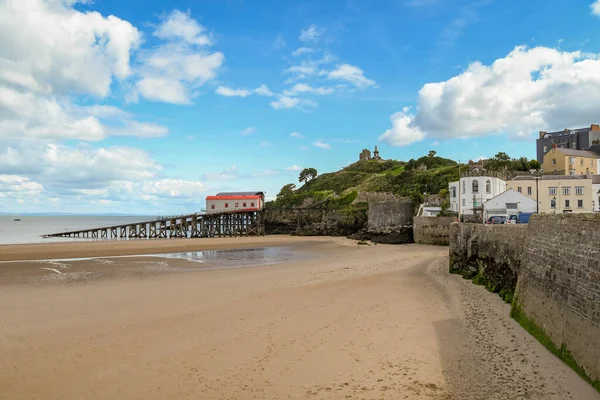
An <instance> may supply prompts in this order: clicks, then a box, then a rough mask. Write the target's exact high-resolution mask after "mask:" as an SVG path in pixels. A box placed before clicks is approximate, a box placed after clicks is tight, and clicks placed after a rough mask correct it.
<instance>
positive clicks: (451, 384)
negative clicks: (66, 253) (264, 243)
mask: <svg viewBox="0 0 600 400" xmlns="http://www.w3.org/2000/svg"><path fill="white" fill-rule="evenodd" d="M327 241H328V242H329V244H327V245H321V246H316V247H315V248H318V251H320V252H321V253H323V254H324V255H326V257H324V258H321V259H312V260H305V261H298V262H292V263H287V264H280V265H273V266H268V267H253V268H245V269H229V270H212V271H202V272H194V273H185V274H183V273H182V274H174V275H165V276H157V277H153V278H149V279H143V280H140V279H131V278H129V279H118V280H117V279H113V280H111V279H108V280H105V281H98V282H89V283H85V284H84V283H79V284H75V285H64V284H60V285H48V286H42V287H39V286H27V285H20V286H4V287H2V290H1V291H0V398H2V399H35V398H44V399H82V398H86V399H106V398H113V399H166V398H177V399H198V398H202V399H252V398H256V399H284V398H293V399H304V398H310V399H313V398H315V399H320V398H322V399H325V398H342V399H343V398H364V399H457V400H458V399H504V398H506V399H508V398H511V399H514V398H531V399H565V398H569V396H570V395H571V396H572V398H574V399H586V400H587V399H590V400H598V399H600V396H599V395H598V393H596V392H595V391H593V390H592V389H591V388H590V387H589V386H588V385H587V384H585V382H583V381H581V379H579V378H578V377H577V376H576V375H575V374H574V373H573V372H572V371H571V370H569V369H568V368H567V367H566V366H564V365H563V364H562V363H561V362H560V361H559V360H557V359H555V358H554V357H553V356H551V355H550V354H549V353H547V352H546V351H545V350H544V349H543V348H541V346H540V345H539V344H538V343H537V342H535V341H534V340H533V339H531V338H530V337H529V336H528V335H527V334H526V333H524V332H523V331H522V330H521V328H520V327H518V326H517V325H516V324H514V322H513V321H512V320H510V319H509V318H508V308H507V306H506V305H505V304H503V303H502V302H501V301H500V299H499V297H497V296H494V295H491V294H489V293H487V292H485V290H484V289H483V288H481V287H476V286H473V285H471V284H470V283H468V282H465V281H462V280H461V279H459V278H458V277H456V276H449V275H447V274H446V273H445V270H446V267H445V259H446V257H447V249H446V248H435V247H426V246H417V245H411V246H383V245H378V246H371V247H362V246H361V247H358V246H356V245H354V244H353V242H350V241H345V240H343V239H331V240H329V239H327ZM528 388H530V389H528ZM523 390H527V393H526V394H524V393H525V392H523Z"/></svg>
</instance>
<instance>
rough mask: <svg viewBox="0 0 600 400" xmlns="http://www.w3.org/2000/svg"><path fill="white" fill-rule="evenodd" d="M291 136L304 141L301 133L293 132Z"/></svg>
mask: <svg viewBox="0 0 600 400" xmlns="http://www.w3.org/2000/svg"><path fill="white" fill-rule="evenodd" d="M290 136H291V137H293V138H296V139H303V138H304V135H302V134H301V133H300V132H292V133H290Z"/></svg>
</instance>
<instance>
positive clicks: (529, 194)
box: [527, 186, 532, 196]
mask: <svg viewBox="0 0 600 400" xmlns="http://www.w3.org/2000/svg"><path fill="white" fill-rule="evenodd" d="M531 193H532V190H531V186H527V195H528V196H531Z"/></svg>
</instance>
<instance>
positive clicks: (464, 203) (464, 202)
mask: <svg viewBox="0 0 600 400" xmlns="http://www.w3.org/2000/svg"><path fill="white" fill-rule="evenodd" d="M466 204H467V203H466V201H465V199H463V207H464V206H465V205H466Z"/></svg>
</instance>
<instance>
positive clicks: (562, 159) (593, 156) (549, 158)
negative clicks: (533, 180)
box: [542, 145, 600, 175]
mask: <svg viewBox="0 0 600 400" xmlns="http://www.w3.org/2000/svg"><path fill="white" fill-rule="evenodd" d="M542 170H543V171H544V173H553V172H554V173H561V174H563V175H585V174H600V154H597V153H595V152H593V151H590V150H573V149H564V148H561V147H556V145H554V147H552V149H550V151H548V153H546V155H545V156H544V162H543V163H542Z"/></svg>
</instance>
